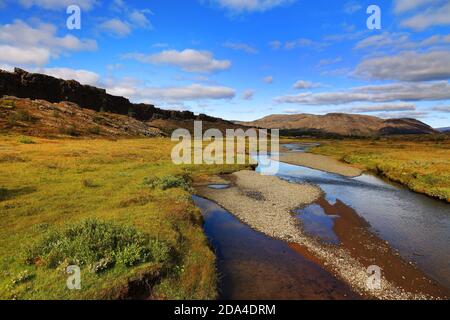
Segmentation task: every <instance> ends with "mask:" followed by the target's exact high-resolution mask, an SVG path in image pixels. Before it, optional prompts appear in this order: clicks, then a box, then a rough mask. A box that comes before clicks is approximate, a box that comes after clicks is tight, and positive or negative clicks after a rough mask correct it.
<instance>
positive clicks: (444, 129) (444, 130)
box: [436, 127, 450, 132]
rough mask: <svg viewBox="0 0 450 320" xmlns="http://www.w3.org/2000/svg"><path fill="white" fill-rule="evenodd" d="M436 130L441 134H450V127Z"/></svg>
mask: <svg viewBox="0 0 450 320" xmlns="http://www.w3.org/2000/svg"><path fill="white" fill-rule="evenodd" d="M436 130H437V131H439V132H450V127H445V128H437V129H436Z"/></svg>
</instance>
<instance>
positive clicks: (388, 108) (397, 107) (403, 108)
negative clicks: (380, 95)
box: [339, 103, 416, 113]
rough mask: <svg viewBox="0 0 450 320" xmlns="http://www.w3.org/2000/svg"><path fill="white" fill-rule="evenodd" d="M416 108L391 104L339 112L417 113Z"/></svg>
mask: <svg viewBox="0 0 450 320" xmlns="http://www.w3.org/2000/svg"><path fill="white" fill-rule="evenodd" d="M415 110H416V106H415V105H414V104H411V103H391V104H381V105H371V106H353V107H350V108H346V109H341V110H339V112H346V113H372V112H381V111H382V112H395V111H415Z"/></svg>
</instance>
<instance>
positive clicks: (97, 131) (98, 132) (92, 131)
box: [88, 127, 101, 135]
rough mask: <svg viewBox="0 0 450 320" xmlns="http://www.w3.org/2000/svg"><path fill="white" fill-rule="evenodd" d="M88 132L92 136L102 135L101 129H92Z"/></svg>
mask: <svg viewBox="0 0 450 320" xmlns="http://www.w3.org/2000/svg"><path fill="white" fill-rule="evenodd" d="M88 132H89V133H90V134H95V135H99V134H100V133H101V130H100V127H90V128H89V129H88Z"/></svg>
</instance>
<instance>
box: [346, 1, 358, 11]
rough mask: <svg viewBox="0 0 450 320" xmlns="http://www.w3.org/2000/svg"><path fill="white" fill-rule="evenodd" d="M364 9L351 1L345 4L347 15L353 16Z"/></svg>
mask: <svg viewBox="0 0 450 320" xmlns="http://www.w3.org/2000/svg"><path fill="white" fill-rule="evenodd" d="M361 9H362V6H361V5H360V4H359V3H358V2H355V1H349V2H346V3H345V4H344V12H345V13H346V14H353V13H355V12H357V11H359V10H361Z"/></svg>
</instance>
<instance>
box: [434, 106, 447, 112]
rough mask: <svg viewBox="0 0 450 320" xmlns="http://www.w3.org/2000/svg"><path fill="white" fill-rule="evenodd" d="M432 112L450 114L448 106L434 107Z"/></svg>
mask: <svg viewBox="0 0 450 320" xmlns="http://www.w3.org/2000/svg"><path fill="white" fill-rule="evenodd" d="M432 110H433V111H437V112H444V113H450V106H436V107H434V108H433V109H432Z"/></svg>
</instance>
